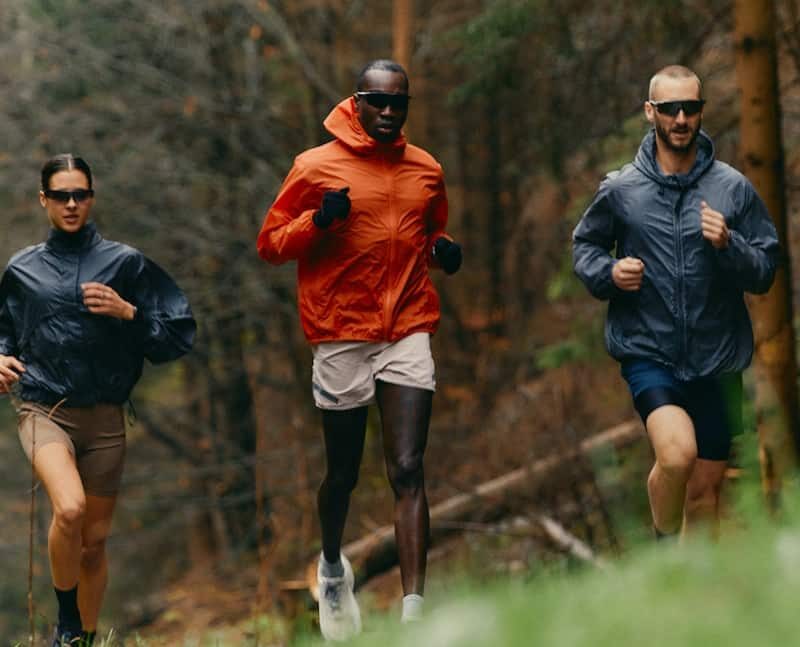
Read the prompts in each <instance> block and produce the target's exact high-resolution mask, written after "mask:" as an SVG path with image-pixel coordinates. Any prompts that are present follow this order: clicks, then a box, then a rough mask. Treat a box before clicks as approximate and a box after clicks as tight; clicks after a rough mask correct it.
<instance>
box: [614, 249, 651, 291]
mask: <svg viewBox="0 0 800 647" xmlns="http://www.w3.org/2000/svg"><path fill="white" fill-rule="evenodd" d="M642 278H644V263H642V261H640V260H639V259H638V258H633V257H631V256H626V257H625V258H621V259H619V260H618V261H617V262H616V263H614V267H613V268H612V269H611V279H612V280H613V281H614V285H616V286H617V287H618V288H619V289H620V290H625V291H626V292H635V291H636V290H638V289H639V288H641V287H642Z"/></svg>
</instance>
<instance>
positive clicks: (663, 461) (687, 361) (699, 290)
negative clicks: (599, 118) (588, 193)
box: [573, 66, 779, 535]
mask: <svg viewBox="0 0 800 647" xmlns="http://www.w3.org/2000/svg"><path fill="white" fill-rule="evenodd" d="M649 96H650V98H649V100H648V101H646V102H645V104H644V110H645V115H646V117H647V119H648V121H649V122H650V123H651V124H652V125H653V129H652V130H651V131H650V132H649V133H648V134H647V135H646V136H645V138H644V140H643V141H642V144H641V147H640V148H639V152H638V154H637V155H636V158H635V159H634V161H633V163H631V164H628V165H626V166H624V167H623V168H622V169H621V170H619V171H616V172H613V173H610V174H609V175H608V177H607V178H606V179H605V180H604V181H603V182H602V183H601V185H600V188H599V189H598V191H597V194H596V195H595V197H594V199H593V200H592V203H591V205H590V206H589V208H588V209H587V210H586V212H585V213H584V215H583V217H582V218H581V221H580V222H579V223H578V226H577V227H576V228H575V232H574V235H573V256H574V266H575V272H576V273H577V274H578V276H579V277H580V278H581V280H582V281H583V282H584V283H585V284H586V286H587V288H588V289H589V291H590V292H591V293H592V295H594V296H595V297H597V298H599V299H607V300H609V306H608V317H607V320H606V328H605V339H606V346H607V348H608V351H609V353H610V354H611V355H612V356H613V357H614V358H615V359H617V360H618V361H619V362H620V363H621V365H622V374H623V376H624V377H625V379H626V380H627V382H628V384H629V387H630V389H631V394H632V396H633V398H634V403H635V405H636V408H637V410H638V411H639V414H640V415H641V417H642V420H643V421H644V422H645V425H646V427H647V432H648V434H649V436H650V440H651V442H652V444H653V448H654V451H655V455H656V461H655V465H654V467H653V469H652V471H651V473H650V477H649V479H648V493H649V495H650V504H651V508H652V513H653V522H654V526H655V529H656V532H657V535H662V534H668V533H673V532H677V531H678V530H679V528H680V527H681V522H682V518H683V521H684V522H686V524H689V525H691V523H692V522H693V521H695V520H700V519H710V520H714V521H716V519H717V508H718V501H719V489H720V485H721V482H722V477H723V475H724V470H725V466H726V462H727V459H728V455H729V452H730V444H731V435H732V434H734V433H736V431H737V430H738V428H739V427H740V425H741V371H742V369H744V368H746V367H747V366H748V365H749V363H750V359H751V357H752V354H753V333H752V328H751V325H750V318H749V316H748V313H747V309H746V307H745V303H744V292H755V293H763V292H766V291H767V290H768V289H769V287H770V285H771V284H772V281H773V278H774V276H775V268H776V265H777V262H778V256H779V246H778V238H777V235H776V232H775V228H774V226H773V224H772V222H771V220H770V217H769V214H768V212H767V209H766V206H765V205H764V203H763V202H762V201H761V199H760V198H759V197H758V195H757V194H756V192H755V190H754V188H753V186H752V185H751V184H750V182H749V181H748V180H747V179H746V178H745V177H744V176H743V175H742V174H741V173H739V172H738V171H736V170H735V169H733V168H732V167H730V166H729V165H727V164H725V163H723V162H720V161H718V160H715V159H714V145H713V143H712V141H711V139H710V138H709V137H708V135H706V134H705V133H704V132H703V131H702V130H701V122H702V114H703V105H704V101H703V99H702V98H701V96H702V95H701V84H700V80H699V79H698V78H697V76H696V75H695V74H694V73H693V72H692V71H691V70H688V69H687V68H684V67H681V66H669V67H667V68H664V69H663V70H661V71H660V72H658V73H657V74H656V75H655V76H654V77H653V79H652V80H651V83H650V93H649ZM612 250H614V251H615V256H616V258H613V257H612V256H611V252H612ZM686 524H685V525H684V527H686Z"/></svg>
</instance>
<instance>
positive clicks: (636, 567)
mask: <svg viewBox="0 0 800 647" xmlns="http://www.w3.org/2000/svg"><path fill="white" fill-rule="evenodd" d="M799 597H800V528H798V527H793V528H784V529H781V530H777V529H768V528H762V529H759V530H754V529H750V530H748V531H746V532H744V531H740V532H739V533H737V535H736V536H734V537H729V538H727V539H726V540H724V541H723V542H721V543H720V544H717V545H711V544H708V543H697V544H693V545H682V546H679V545H672V546H663V545H661V544H659V545H657V546H656V545H654V546H652V547H649V548H646V549H642V550H640V551H638V552H637V553H635V554H632V555H630V556H629V557H628V558H626V559H624V560H621V561H619V562H616V563H615V564H614V565H613V566H612V567H610V568H608V569H607V570H605V571H603V572H599V571H594V572H583V573H581V574H577V575H574V576H569V577H546V578H535V579H532V580H529V581H527V582H524V583H523V582H516V583H513V584H511V585H508V584H506V585H493V586H491V587H490V588H489V589H488V590H486V589H485V588H483V587H481V586H479V585H467V586H465V587H463V588H462V590H461V591H460V592H459V593H458V594H455V595H452V596H450V599H435V600H430V601H429V602H431V603H432V605H431V608H430V610H429V613H428V616H427V618H426V619H425V620H424V621H423V622H420V623H418V624H415V625H405V626H401V625H399V624H398V623H397V622H393V621H389V620H387V619H386V618H382V619H372V621H371V622H370V621H369V620H370V619H369V618H368V619H367V620H368V622H367V624H366V626H365V632H364V634H363V635H362V636H360V637H359V639H357V640H354V641H352V643H351V644H352V645H356V646H367V645H381V647H419V646H420V645H432V646H435V647H471V646H475V647H477V646H486V645H520V646H522V645H525V646H531V645H542V646H547V647H556V646H565V647H566V646H579V645H580V646H584V645H585V646H587V647H588V646H591V647H605V646H608V647H612V646H613V647H619V646H626V645H645V644H646V645H649V646H650V647H659V646H662V645H663V646H664V647H666V646H669V647H674V646H675V645H681V646H682V647H692V646H695V645H696V646H698V647H709V646H710V645H726V647H737V646H740V645H741V646H742V647H744V646H748V647H750V646H752V645H790V644H797V599H798V598H799ZM297 644H302V645H306V646H311V645H320V644H322V643H321V641H318V640H307V641H305V642H303V641H300V642H299V643H297Z"/></svg>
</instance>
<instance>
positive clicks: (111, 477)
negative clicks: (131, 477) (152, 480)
mask: <svg viewBox="0 0 800 647" xmlns="http://www.w3.org/2000/svg"><path fill="white" fill-rule="evenodd" d="M14 406H15V408H16V410H17V431H18V433H19V439H20V442H21V443H22V449H23V450H24V451H25V454H26V455H27V456H28V460H32V459H31V457H32V455H33V447H34V444H33V441H34V429H35V434H36V449H37V450H38V449H39V448H41V447H44V446H45V445H47V444H49V443H61V444H62V445H64V446H65V447H66V448H67V449H68V450H69V452H70V453H71V454H72V455H73V456H74V457H75V462H76V464H77V467H78V474H79V475H80V477H81V482H82V483H83V488H84V491H85V492H86V494H91V495H94V496H116V494H117V493H118V492H119V485H120V481H121V480H122V468H123V465H124V463H125V414H124V412H123V408H122V405H119V404H96V405H94V406H91V407H63V406H62V407H58V408H57V409H55V411H53V413H52V415H51V416H50V417H49V418H48V415H49V414H50V409H51V407H49V406H47V405H43V404H39V403H37V402H23V401H19V400H15V401H14Z"/></svg>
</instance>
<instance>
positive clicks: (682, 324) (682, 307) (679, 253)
mask: <svg viewBox="0 0 800 647" xmlns="http://www.w3.org/2000/svg"><path fill="white" fill-rule="evenodd" d="M686 190H687V189H684V188H682V189H681V191H680V194H679V195H678V201H677V202H676V203H675V256H676V260H677V265H678V267H677V269H678V285H677V298H678V333H679V340H678V341H679V347H678V366H677V367H676V368H677V373H678V377H679V378H681V379H683V378H685V376H686V348H687V346H688V345H689V344H688V339H687V336H686V330H687V322H686V295H685V277H684V249H683V227H682V223H681V208H682V207H683V199H684V197H685V196H686Z"/></svg>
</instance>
